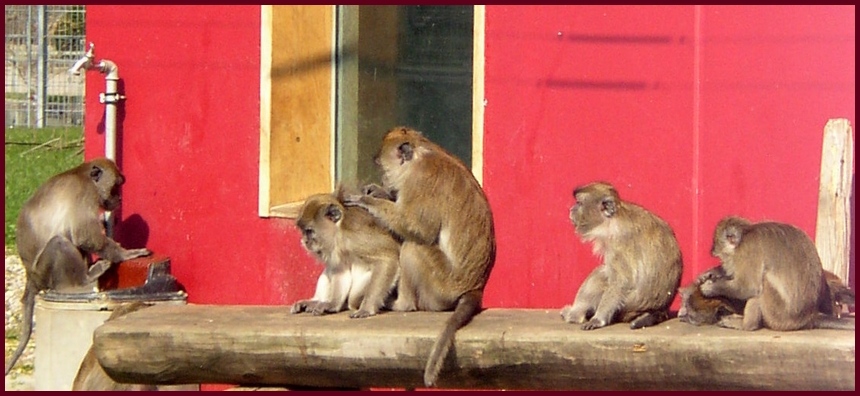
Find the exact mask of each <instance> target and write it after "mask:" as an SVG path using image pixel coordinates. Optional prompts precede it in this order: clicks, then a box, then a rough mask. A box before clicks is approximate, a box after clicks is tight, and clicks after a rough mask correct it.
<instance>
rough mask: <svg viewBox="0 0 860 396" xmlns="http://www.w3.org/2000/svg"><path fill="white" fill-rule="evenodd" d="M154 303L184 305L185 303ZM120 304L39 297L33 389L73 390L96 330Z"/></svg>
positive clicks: (37, 301) (195, 388)
mask: <svg viewBox="0 0 860 396" xmlns="http://www.w3.org/2000/svg"><path fill="white" fill-rule="evenodd" d="M154 303H155V304H185V301H164V302H154ZM118 304H119V303H117V302H111V301H92V302H74V303H68V302H63V303H59V302H52V301H45V300H44V299H42V296H37V297H36V308H35V321H36V326H37V331H36V332H35V333H36V334H35V337H34V339H35V341H36V351H35V356H34V358H35V373H34V390H36V391H43V390H44V391H67V390H71V389H72V382H74V380H75V376H76V375H77V373H78V368H79V367H80V364H81V361H82V360H83V358H84V355H86V354H87V351H88V350H89V349H90V346H91V345H92V341H93V331H94V330H95V329H96V328H97V327H99V326H100V325H101V324H102V323H103V322H104V321H105V320H107V318H108V317H110V315H111V312H112V311H113V308H114V307H115V306H117V305H118ZM198 388H199V387H198V386H197V385H190V386H183V390H197V389H198ZM174 389H175V388H174Z"/></svg>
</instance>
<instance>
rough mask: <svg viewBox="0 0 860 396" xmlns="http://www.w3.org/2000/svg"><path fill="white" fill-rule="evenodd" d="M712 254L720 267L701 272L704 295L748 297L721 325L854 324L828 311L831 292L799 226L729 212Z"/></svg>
mask: <svg viewBox="0 0 860 396" xmlns="http://www.w3.org/2000/svg"><path fill="white" fill-rule="evenodd" d="M711 255H713V256H714V257H717V258H719V259H720V262H721V264H720V267H719V268H720V269H719V270H718V271H715V270H711V271H707V272H705V273H704V274H702V275H700V276H699V278H698V279H697V281H698V282H700V284H701V285H700V286H699V288H700V289H701V291H702V294H703V295H704V296H705V297H709V298H710V297H727V298H732V299H738V300H745V301H746V304H745V306H744V311H743V316H742V317H738V316H735V315H733V316H726V317H723V318H722V319H720V321H719V322H718V325H720V326H722V327H728V328H733V329H740V330H747V331H752V330H757V329H760V328H762V327H767V328H769V329H772V330H777V331H791V330H800V329H809V328H839V329H853V328H854V326H853V323H847V322H840V321H838V320H835V318H832V316H830V315H825V314H832V311H833V305H832V304H833V300H832V297H831V292H832V291H831V290H829V288H828V284H827V281H826V278H825V275H824V273H823V269H822V266H821V260H820V259H819V257H818V252H817V250H816V249H815V244H814V243H813V242H812V240H811V239H810V238H809V237H808V236H807V235H806V233H804V232H803V231H802V230H800V229H799V228H797V227H794V226H792V225H789V224H784V223H778V222H760V223H755V224H753V223H751V222H750V221H749V220H746V219H744V218H741V217H736V216H727V217H725V218H723V219H722V220H720V222H719V223H718V224H717V227H716V229H715V231H714V242H713V247H712V249H711ZM840 283H841V282H840ZM827 300H829V301H827ZM822 301H825V303H822ZM822 310H824V311H825V312H824V313H825V314H822V312H821V311H822ZM831 319H834V320H831Z"/></svg>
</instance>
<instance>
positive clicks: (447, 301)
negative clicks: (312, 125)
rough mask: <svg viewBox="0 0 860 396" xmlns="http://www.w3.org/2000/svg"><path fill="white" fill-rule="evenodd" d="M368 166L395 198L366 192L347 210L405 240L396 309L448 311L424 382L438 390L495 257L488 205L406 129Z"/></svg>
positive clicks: (467, 175) (461, 167)
mask: <svg viewBox="0 0 860 396" xmlns="http://www.w3.org/2000/svg"><path fill="white" fill-rule="evenodd" d="M374 162H375V163H376V164H377V166H378V167H379V168H380V169H381V174H382V186H381V187H375V186H374V185H370V186H366V187H365V190H368V189H369V190H375V189H376V190H378V189H379V188H381V189H382V190H384V191H388V192H390V194H391V198H393V199H381V198H377V197H374V196H372V195H369V194H364V195H359V196H352V197H351V198H349V199H348V204H351V205H357V206H360V207H363V208H365V209H367V210H368V211H369V212H370V213H371V214H372V215H373V216H374V217H376V218H377V220H378V221H379V222H380V223H381V224H383V225H384V226H385V227H386V228H388V229H389V230H391V231H392V232H393V233H394V234H395V235H398V237H399V238H400V239H401V240H402V241H403V244H402V245H401V248H400V267H401V268H400V270H401V276H400V280H399V282H398V283H397V298H396V300H395V301H394V304H393V307H392V309H393V310H394V311H400V312H407V311H437V312H438V311H451V310H453V311H454V312H453V314H452V315H451V316H450V317H449V318H448V319H447V321H446V322H445V327H444V329H443V330H442V332H441V333H440V334H439V336H438V337H437V338H436V341H435V342H434V344H433V347H432V349H431V351H430V356H429V357H428V359H427V363H426V365H425V368H424V384H425V385H426V386H427V387H428V388H429V387H433V386H435V384H436V381H437V379H438V376H439V372H440V371H441V370H442V366H443V364H444V361H445V358H446V357H447V356H448V352H449V351H450V349H451V347H452V346H453V343H454V335H455V333H456V331H457V330H458V329H460V328H462V327H463V326H465V325H467V324H468V323H469V322H470V321H471V320H472V318H473V317H474V316H475V315H478V314H479V313H480V312H481V310H482V307H481V304H482V299H483V294H484V287H485V285H486V283H487V280H488V278H489V276H490V272H491V270H492V268H493V265H494V264H495V259H496V238H495V229H494V225H493V215H492V212H491V209H490V204H489V201H488V200H487V197H486V195H485V193H484V190H483V189H482V188H481V185H480V184H479V183H478V181H477V179H475V177H474V175H473V174H472V172H471V171H470V170H469V168H467V167H466V165H465V164H464V163H463V162H462V161H461V160H460V159H458V158H457V157H455V156H453V155H452V154H450V153H449V152H448V151H446V150H445V149H443V148H442V147H441V146H439V145H437V144H436V143H434V142H432V141H430V140H429V139H427V138H426V137H425V136H424V135H423V134H422V133H421V132H420V131H417V130H415V129H413V128H410V127H406V126H398V127H394V128H392V129H390V130H388V131H387V132H386V134H385V136H384V137H383V140H382V145H381V148H380V150H379V152H378V153H377V154H376V155H375V156H374Z"/></svg>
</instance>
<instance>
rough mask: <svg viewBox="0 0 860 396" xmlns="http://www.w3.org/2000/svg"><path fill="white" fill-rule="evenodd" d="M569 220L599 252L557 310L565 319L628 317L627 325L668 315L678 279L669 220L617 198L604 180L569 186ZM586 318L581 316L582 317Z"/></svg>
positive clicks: (591, 322) (589, 325) (591, 325)
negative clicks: (596, 263) (588, 271)
mask: <svg viewBox="0 0 860 396" xmlns="http://www.w3.org/2000/svg"><path fill="white" fill-rule="evenodd" d="M573 196H574V198H575V199H576V203H575V204H574V205H573V207H571V208H570V220H571V222H572V223H573V225H574V227H575V229H576V233H577V234H579V235H580V237H581V239H582V240H583V241H584V242H592V243H593V251H594V254H595V255H597V256H601V257H602V258H603V263H602V264H601V265H599V266H598V267H597V268H595V269H594V271H592V272H591V274H589V275H588V277H587V278H586V279H585V282H583V284H582V286H580V288H579V291H577V293H576V297H575V298H574V300H573V304H571V305H567V306H565V307H564V308H563V309H562V311H561V316H562V318H563V319H564V320H565V321H567V322H568V323H584V324H583V325H582V329H583V330H592V329H597V328H600V327H604V326H607V325H609V324H611V323H614V322H617V321H620V322H630V328H633V329H637V328H641V327H645V326H653V325H655V324H657V323H660V322H662V321H664V320H666V319H668V309H669V305H670V304H671V303H672V300H673V299H674V297H675V292H676V291H677V289H678V286H679V284H680V281H681V270H682V264H681V250H680V249H679V248H678V242H677V241H676V239H675V234H674V232H673V231H672V228H671V227H669V225H668V224H667V223H666V222H665V221H663V220H662V219H660V218H659V217H657V216H655V215H654V214H652V213H651V212H649V211H647V210H646V209H644V208H642V207H641V206H639V205H636V204H633V203H631V202H627V201H623V200H621V198H620V197H619V195H618V192H617V191H616V190H615V187H613V186H612V185H610V184H608V183H603V182H597V183H592V184H588V185H585V186H581V187H578V188H576V189H574V191H573ZM586 321H587V322H586Z"/></svg>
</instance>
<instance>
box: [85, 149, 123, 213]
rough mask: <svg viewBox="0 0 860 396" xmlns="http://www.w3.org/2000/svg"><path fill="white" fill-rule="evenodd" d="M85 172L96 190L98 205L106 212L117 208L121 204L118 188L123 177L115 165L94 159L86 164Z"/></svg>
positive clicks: (106, 160)
mask: <svg viewBox="0 0 860 396" xmlns="http://www.w3.org/2000/svg"><path fill="white" fill-rule="evenodd" d="M87 172H88V176H89V178H90V180H92V181H93V183H94V184H95V185H96V189H97V190H98V193H99V201H100V202H99V205H100V206H101V207H102V208H103V209H104V210H107V211H111V210H114V209H116V208H118V207H119V205H120V203H122V196H121V194H120V187H122V185H123V184H124V183H125V177H124V176H123V175H122V173H121V172H120V171H119V168H118V167H117V166H116V163H114V162H113V161H111V160H109V159H106V158H100V159H96V160H93V161H90V162H89V163H88V165H87Z"/></svg>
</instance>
